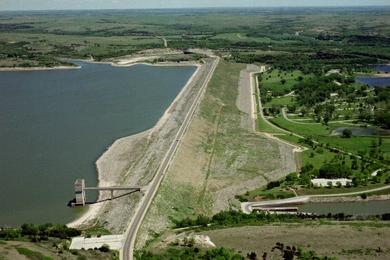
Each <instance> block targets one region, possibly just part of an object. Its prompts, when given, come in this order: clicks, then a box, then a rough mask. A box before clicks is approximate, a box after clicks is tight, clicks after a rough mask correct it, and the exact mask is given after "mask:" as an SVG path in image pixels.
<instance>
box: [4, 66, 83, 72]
mask: <svg viewBox="0 0 390 260" xmlns="http://www.w3.org/2000/svg"><path fill="white" fill-rule="evenodd" d="M75 69H81V66H54V67H0V72H16V71H45V70H75Z"/></svg>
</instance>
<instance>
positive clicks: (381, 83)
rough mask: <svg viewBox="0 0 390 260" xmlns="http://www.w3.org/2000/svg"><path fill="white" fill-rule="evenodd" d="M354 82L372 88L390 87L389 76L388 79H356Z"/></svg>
mask: <svg viewBox="0 0 390 260" xmlns="http://www.w3.org/2000/svg"><path fill="white" fill-rule="evenodd" d="M356 80H357V81H358V82H360V83H362V84H366V85H369V86H372V87H377V88H384V87H390V75H389V77H356Z"/></svg>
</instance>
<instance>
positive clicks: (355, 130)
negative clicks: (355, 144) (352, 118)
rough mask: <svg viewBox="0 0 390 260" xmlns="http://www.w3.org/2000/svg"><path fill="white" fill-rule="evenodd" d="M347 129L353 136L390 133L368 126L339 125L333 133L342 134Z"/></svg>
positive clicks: (389, 133) (389, 132)
mask: <svg viewBox="0 0 390 260" xmlns="http://www.w3.org/2000/svg"><path fill="white" fill-rule="evenodd" d="M345 129H349V130H351V132H352V135H353V136H373V135H390V131H386V130H381V129H374V128H366V127H339V128H336V129H335V130H333V131H332V134H331V135H338V136H340V135H342V134H343V131H344V130H345Z"/></svg>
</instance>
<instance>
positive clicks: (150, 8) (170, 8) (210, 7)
mask: <svg viewBox="0 0 390 260" xmlns="http://www.w3.org/2000/svg"><path fill="white" fill-rule="evenodd" d="M367 7H387V8H390V4H386V5H324V6H319V5H318V6H316V5H314V6H313V5H302V6H286V5H275V6H209V7H143V8H80V9H6V10H0V13H1V12H29V11H38V12H39V11H104V10H107V11H126V10H128V11H129V10H140V11H141V10H189V9H193V10H207V9H244V8H254V9H274V8H286V9H290V8H291V9H295V8H318V9H320V8H367Z"/></svg>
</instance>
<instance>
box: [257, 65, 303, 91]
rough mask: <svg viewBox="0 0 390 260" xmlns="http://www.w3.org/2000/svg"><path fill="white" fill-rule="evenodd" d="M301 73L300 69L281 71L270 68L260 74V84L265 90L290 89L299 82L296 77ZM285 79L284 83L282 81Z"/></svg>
mask: <svg viewBox="0 0 390 260" xmlns="http://www.w3.org/2000/svg"><path fill="white" fill-rule="evenodd" d="M299 76H302V77H303V74H302V72H300V71H297V70H296V71H293V72H282V71H279V70H276V69H275V70H272V71H270V72H265V73H263V74H262V81H261V84H262V85H263V87H264V88H265V89H267V90H274V91H277V92H282V91H285V90H287V91H290V90H291V89H292V87H293V86H294V85H295V84H296V83H298V82H299V80H298V77H299ZM282 80H285V83H284V84H283V83H282Z"/></svg>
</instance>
